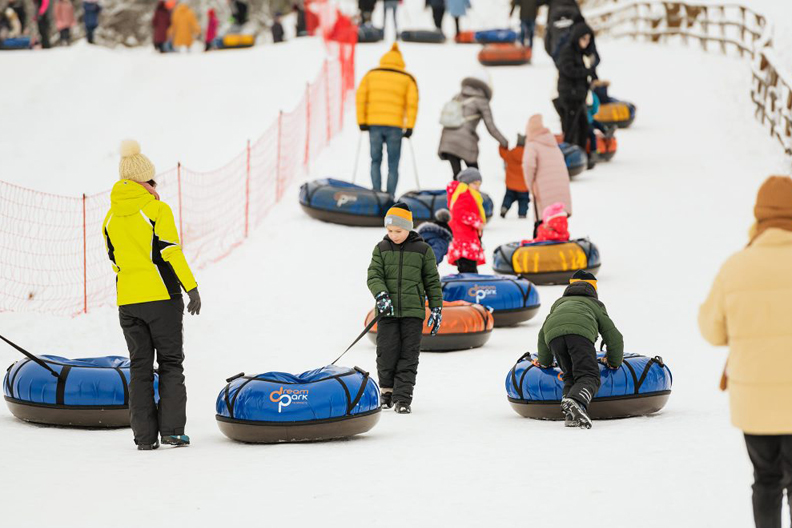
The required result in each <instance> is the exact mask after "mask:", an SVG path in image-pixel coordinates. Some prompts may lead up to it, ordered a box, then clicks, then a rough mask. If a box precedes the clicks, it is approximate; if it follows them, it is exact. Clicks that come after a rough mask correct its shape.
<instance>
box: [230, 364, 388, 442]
mask: <svg viewBox="0 0 792 528" xmlns="http://www.w3.org/2000/svg"><path fill="white" fill-rule="evenodd" d="M226 381H227V382H228V384H227V385H226V386H225V388H224V389H223V390H221V391H220V394H219V395H218V396H217V405H216V409H217V416H216V419H217V425H218V426H219V427H220V431H222V433H223V434H224V435H226V436H227V437H228V438H231V439H232V440H237V441H240V442H248V443H256V444H275V443H283V442H310V441H318V440H332V439H335V438H347V437H349V436H353V435H357V434H361V433H365V432H366V431H369V430H371V428H372V427H374V426H375V425H376V424H377V422H378V421H379V418H380V402H379V387H378V386H377V383H376V382H375V381H374V380H373V379H371V378H370V377H369V373H368V372H365V371H363V370H361V369H359V368H358V367H355V368H353V369H351V368H347V367H338V366H334V365H329V366H327V367H323V368H320V369H316V370H311V371H308V372H304V373H302V374H300V375H293V374H287V373H285V372H267V373H265V374H258V375H257V376H245V374H244V373H241V374H238V375H236V376H234V377H231V378H228V379H227V380H226Z"/></svg>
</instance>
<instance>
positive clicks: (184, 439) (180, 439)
mask: <svg viewBox="0 0 792 528" xmlns="http://www.w3.org/2000/svg"><path fill="white" fill-rule="evenodd" d="M162 443H163V444H165V445H172V446H176V447H186V446H188V445H190V437H189V436H187V435H171V436H163V437H162Z"/></svg>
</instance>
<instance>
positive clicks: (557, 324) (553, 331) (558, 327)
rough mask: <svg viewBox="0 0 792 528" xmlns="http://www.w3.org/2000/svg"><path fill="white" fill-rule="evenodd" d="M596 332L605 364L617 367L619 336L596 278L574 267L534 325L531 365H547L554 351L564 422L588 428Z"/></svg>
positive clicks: (595, 382) (596, 378) (596, 380)
mask: <svg viewBox="0 0 792 528" xmlns="http://www.w3.org/2000/svg"><path fill="white" fill-rule="evenodd" d="M600 334H602V341H603V342H604V343H605V345H607V347H608V351H607V354H606V356H605V358H604V362H605V365H606V366H607V367H608V368H612V369H617V368H619V367H620V366H621V364H622V358H623V357H624V339H623V338H622V335H621V333H620V332H619V330H617V329H616V325H614V324H613V321H611V318H610V317H609V316H608V311H607V310H606V309H605V305H604V304H602V302H600V300H599V298H598V297H597V279H596V277H594V275H592V274H591V273H588V272H586V271H582V270H581V271H578V272H576V273H575V274H574V275H573V276H572V279H570V281H569V286H567V289H566V290H565V291H564V295H563V297H561V298H560V299H558V300H557V301H556V302H555V303H554V304H553V307H552V308H551V309H550V314H549V315H548V316H547V319H545V322H544V324H543V325H542V329H541V330H540V331H539V343H538V345H539V357H538V358H537V359H536V360H534V365H536V366H538V367H541V368H549V367H550V365H552V364H553V356H555V359H556V361H557V362H558V366H559V367H560V368H561V371H562V372H563V373H564V398H563V399H562V400H561V410H562V411H563V412H564V415H565V416H566V421H565V424H566V426H567V427H583V428H585V429H591V418H590V417H589V415H588V412H587V407H588V405H589V403H591V400H592V399H593V398H594V396H595V395H596V394H597V391H598V390H599V388H600V371H599V365H598V364H597V350H596V348H595V346H594V343H596V342H597V337H598V336H599V335H600Z"/></svg>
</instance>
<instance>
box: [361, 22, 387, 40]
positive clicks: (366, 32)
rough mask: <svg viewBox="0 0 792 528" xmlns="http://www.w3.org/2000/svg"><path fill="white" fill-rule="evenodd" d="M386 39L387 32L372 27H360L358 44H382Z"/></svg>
mask: <svg viewBox="0 0 792 528" xmlns="http://www.w3.org/2000/svg"><path fill="white" fill-rule="evenodd" d="M384 38H385V30H384V29H382V28H378V27H374V26H371V25H363V26H359V27H358V44H368V43H371V42H380V41H381V40H383V39H384Z"/></svg>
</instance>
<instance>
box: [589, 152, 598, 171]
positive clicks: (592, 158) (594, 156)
mask: <svg viewBox="0 0 792 528" xmlns="http://www.w3.org/2000/svg"><path fill="white" fill-rule="evenodd" d="M598 161H599V153H598V152H597V151H596V150H595V151H594V152H591V153H590V154H589V157H588V167H587V169H588V170H591V169H593V168H594V167H595V166H596V165H597V162H598Z"/></svg>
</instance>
